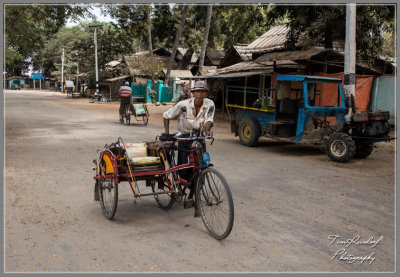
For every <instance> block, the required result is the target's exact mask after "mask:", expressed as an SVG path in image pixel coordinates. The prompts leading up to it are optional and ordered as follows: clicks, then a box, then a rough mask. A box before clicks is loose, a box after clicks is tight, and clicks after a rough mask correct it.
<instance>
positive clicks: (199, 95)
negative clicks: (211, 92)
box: [192, 90, 208, 101]
mask: <svg viewBox="0 0 400 277" xmlns="http://www.w3.org/2000/svg"><path fill="white" fill-rule="evenodd" d="M192 93H193V97H194V99H195V100H200V101H203V99H204V98H206V97H207V96H208V91H206V90H195V91H193V92H192Z"/></svg>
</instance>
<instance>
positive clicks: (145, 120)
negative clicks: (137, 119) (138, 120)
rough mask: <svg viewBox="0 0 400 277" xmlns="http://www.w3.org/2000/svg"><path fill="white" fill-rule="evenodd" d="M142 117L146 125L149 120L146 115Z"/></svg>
mask: <svg viewBox="0 0 400 277" xmlns="http://www.w3.org/2000/svg"><path fill="white" fill-rule="evenodd" d="M142 117H143V123H144V125H147V123H148V122H149V118H148V117H147V115H143V116H142Z"/></svg>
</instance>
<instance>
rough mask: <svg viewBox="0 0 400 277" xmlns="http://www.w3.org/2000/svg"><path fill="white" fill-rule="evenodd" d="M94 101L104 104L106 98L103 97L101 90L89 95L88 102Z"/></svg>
mask: <svg viewBox="0 0 400 277" xmlns="http://www.w3.org/2000/svg"><path fill="white" fill-rule="evenodd" d="M96 101H97V102H100V103H103V104H104V103H107V98H105V97H104V96H103V93H101V92H100V93H99V94H92V95H90V97H89V102H90V103H94V102H96Z"/></svg>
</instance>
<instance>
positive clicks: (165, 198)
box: [150, 180, 175, 210]
mask: <svg viewBox="0 0 400 277" xmlns="http://www.w3.org/2000/svg"><path fill="white" fill-rule="evenodd" d="M150 182H151V190H152V191H153V192H154V193H156V192H166V191H169V190H170V189H169V187H168V185H167V184H166V183H165V182H164V180H163V181H162V185H160V184H159V182H156V181H155V180H150ZM154 199H155V200H156V202H157V204H158V205H159V206H160V208H161V209H163V210H169V209H170V208H171V207H172V205H173V204H174V201H175V198H174V197H172V193H165V194H155V195H154Z"/></svg>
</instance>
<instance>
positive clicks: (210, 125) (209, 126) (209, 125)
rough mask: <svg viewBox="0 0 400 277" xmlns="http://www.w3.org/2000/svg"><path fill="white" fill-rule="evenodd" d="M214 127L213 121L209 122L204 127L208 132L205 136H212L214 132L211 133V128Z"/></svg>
mask: <svg viewBox="0 0 400 277" xmlns="http://www.w3.org/2000/svg"><path fill="white" fill-rule="evenodd" d="M212 126H213V123H212V122H211V121H207V122H206V124H205V125H204V127H205V129H206V131H205V134H206V136H212V135H213V132H212V131H211V128H212Z"/></svg>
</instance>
